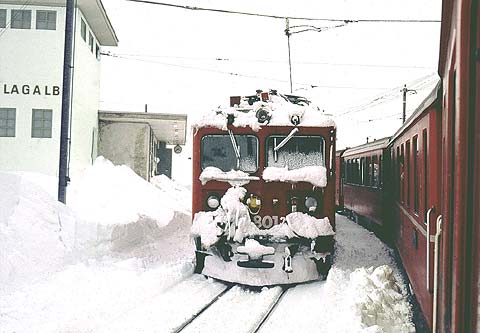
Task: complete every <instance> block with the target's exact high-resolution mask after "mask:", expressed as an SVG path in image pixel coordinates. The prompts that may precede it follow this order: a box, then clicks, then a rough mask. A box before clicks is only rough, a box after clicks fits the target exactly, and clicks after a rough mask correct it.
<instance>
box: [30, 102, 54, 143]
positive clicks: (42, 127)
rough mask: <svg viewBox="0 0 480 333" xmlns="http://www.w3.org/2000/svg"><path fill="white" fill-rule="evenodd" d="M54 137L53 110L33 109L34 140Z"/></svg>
mask: <svg viewBox="0 0 480 333" xmlns="http://www.w3.org/2000/svg"><path fill="white" fill-rule="evenodd" d="M51 137H52V110H44V109H33V111H32V138H51Z"/></svg>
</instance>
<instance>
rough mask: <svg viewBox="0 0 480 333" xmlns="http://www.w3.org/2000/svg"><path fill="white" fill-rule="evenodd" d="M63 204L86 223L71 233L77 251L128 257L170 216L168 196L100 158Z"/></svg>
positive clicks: (157, 234) (154, 236)
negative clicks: (83, 248)
mask: <svg viewBox="0 0 480 333" xmlns="http://www.w3.org/2000/svg"><path fill="white" fill-rule="evenodd" d="M157 183H158V182H157ZM159 184H160V183H159ZM170 185H171V184H170ZM159 186H161V185H159ZM171 190H172V189H171ZM67 200H68V205H69V206H70V207H71V208H72V209H73V210H74V211H75V212H76V213H77V216H78V218H79V219H80V220H81V221H84V222H86V223H83V224H82V225H81V226H80V227H79V228H77V230H76V231H77V232H76V234H77V236H78V239H79V242H83V243H82V244H80V245H81V246H82V247H86V248H91V247H92V246H94V247H95V248H96V251H98V252H107V251H109V250H113V251H117V252H125V251H127V252H128V251H130V250H131V249H132V248H133V247H137V246H142V245H144V244H147V243H151V242H153V241H155V240H156V239H158V238H159V237H160V235H161V228H162V227H164V226H166V225H167V224H168V223H169V222H170V221H171V220H172V219H173V217H174V213H175V211H174V209H173V208H169V206H170V205H169V204H170V203H171V197H170V196H169V193H168V192H166V191H162V190H160V189H159V188H158V187H156V186H155V185H153V184H150V183H148V182H147V181H145V180H144V179H143V178H141V177H140V176H138V175H137V174H136V173H135V172H134V171H133V170H132V169H130V168H129V167H127V166H125V165H119V166H118V165H114V164H113V163H112V162H110V161H109V160H107V159H105V158H104V157H102V156H100V157H98V158H97V159H96V160H95V162H94V164H93V165H92V166H90V167H89V168H87V170H86V171H85V174H84V175H83V177H82V178H80V179H78V180H77V181H75V182H74V183H73V184H72V186H71V191H70V193H69V195H68V199H67ZM170 207H171V206H170Z"/></svg>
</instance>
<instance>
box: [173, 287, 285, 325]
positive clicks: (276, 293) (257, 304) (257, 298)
mask: <svg viewBox="0 0 480 333" xmlns="http://www.w3.org/2000/svg"><path fill="white" fill-rule="evenodd" d="M287 290H288V289H287V288H280V287H276V288H271V289H267V290H264V289H262V290H261V291H259V290H251V289H248V288H245V287H240V286H235V285H228V286H227V287H226V289H225V290H224V291H222V292H221V293H220V294H218V295H217V296H216V297H214V298H213V299H212V300H211V301H210V302H208V303H207V304H205V306H204V307H203V308H201V309H200V310H199V311H197V312H196V313H194V314H193V315H192V316H191V317H190V318H188V319H187V320H186V321H185V322H183V323H182V324H181V325H180V326H178V328H176V329H175V330H174V331H173V332H174V333H178V332H183V333H188V332H199V331H204V330H205V331H214V330H216V331H217V332H220V331H222V330H225V325H224V324H225V323H226V322H227V321H229V323H230V322H231V321H232V320H233V321H235V320H237V321H238V325H235V324H233V326H234V329H233V331H234V332H236V331H238V332H242V333H243V332H245V333H257V332H259V330H260V328H261V327H262V326H263V324H264V323H265V322H266V321H267V320H268V318H269V317H270V315H271V314H272V313H273V312H274V311H275V308H276V307H277V305H278V304H279V303H280V301H281V299H282V297H283V295H284V294H285V293H286V291H287ZM220 303H224V304H220ZM223 305H225V306H223ZM219 309H223V310H224V311H218V310H219ZM250 312H253V313H250ZM244 314H248V315H247V316H245V315H244ZM232 315H233V316H234V317H235V318H232ZM223 319H225V320H223ZM239 319H240V320H239ZM230 324H231V323H230ZM206 326H210V327H208V329H207V327H206ZM229 331H231V330H230V329H229Z"/></svg>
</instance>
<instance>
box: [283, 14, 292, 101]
mask: <svg viewBox="0 0 480 333" xmlns="http://www.w3.org/2000/svg"><path fill="white" fill-rule="evenodd" d="M285 35H287V43H288V69H289V72H290V93H291V94H292V93H293V84H292V58H291V56H290V35H291V33H290V23H289V21H288V17H287V18H286V19H285Z"/></svg>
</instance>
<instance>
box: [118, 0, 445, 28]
mask: <svg viewBox="0 0 480 333" xmlns="http://www.w3.org/2000/svg"><path fill="white" fill-rule="evenodd" d="M126 1H130V2H136V3H145V4H150V5H158V6H165V7H173V8H180V9H187V10H197V11H206V12H216V13H222V14H237V15H246V16H257V17H265V18H272V19H282V20H284V19H286V18H288V19H291V20H305V21H328V22H345V23H351V22H369V23H381V22H384V23H440V22H441V21H440V20H427V19H421V20H420V19H418V20H414V19H351V18H348V19H339V18H315V17H301V16H288V15H286V16H280V15H272V14H262V13H252V12H244V11H235V10H227V9H218V8H207V7H197V6H189V5H177V4H173V3H166V2H158V1H150V0H126Z"/></svg>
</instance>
